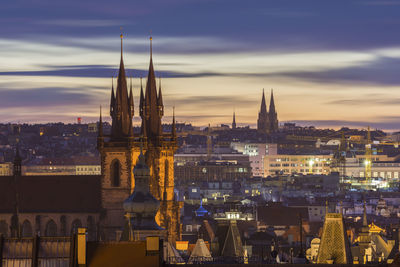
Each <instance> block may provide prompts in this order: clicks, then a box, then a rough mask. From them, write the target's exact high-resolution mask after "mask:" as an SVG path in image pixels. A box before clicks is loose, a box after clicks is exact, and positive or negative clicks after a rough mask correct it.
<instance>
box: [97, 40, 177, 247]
mask: <svg viewBox="0 0 400 267" xmlns="http://www.w3.org/2000/svg"><path fill="white" fill-rule="evenodd" d="M151 43H152V39H151V38H150V64H149V71H148V76H147V81H146V86H145V90H144V91H143V86H141V89H140V90H141V91H140V101H139V114H138V115H139V116H140V118H141V131H140V135H135V134H134V133H133V126H132V120H133V117H134V116H135V113H134V101H133V94H132V86H131V87H130V89H129V94H128V86H127V79H126V75H125V67H124V62H123V54H122V35H121V61H120V66H119V73H118V79H117V87H116V90H114V86H112V88H111V101H110V116H111V118H112V127H111V133H110V135H107V136H105V135H104V134H103V129H102V119H101V115H100V127H99V135H98V143H97V146H98V150H99V152H100V155H101V168H102V170H101V171H102V175H101V198H102V208H103V211H104V214H103V216H102V219H101V221H100V225H101V228H102V229H103V233H104V234H105V235H113V233H115V231H117V230H119V229H120V228H121V226H123V225H124V221H125V219H124V210H123V208H122V203H123V202H124V200H125V199H127V198H128V197H129V195H130V194H131V193H132V192H133V190H134V187H135V177H134V174H133V169H134V167H135V164H136V162H137V159H138V157H139V154H140V147H141V145H142V146H143V152H144V155H145V159H146V164H147V165H148V166H149V168H150V177H151V178H150V192H151V194H152V195H153V196H154V197H155V198H156V199H157V200H159V201H160V209H159V211H158V213H157V215H156V222H157V223H158V224H159V225H160V226H161V227H162V228H164V229H166V230H167V232H168V239H169V240H171V241H175V240H177V239H179V236H180V232H181V224H180V209H181V208H182V205H183V203H181V202H178V201H176V200H175V194H174V153H175V151H176V149H177V144H176V132H175V116H173V122H172V131H171V132H170V133H164V132H163V129H162V123H161V120H162V117H163V115H164V104H163V98H162V90H161V83H160V84H159V87H158V90H157V86H156V77H155V73H154V67H153V58H152V44H151Z"/></svg>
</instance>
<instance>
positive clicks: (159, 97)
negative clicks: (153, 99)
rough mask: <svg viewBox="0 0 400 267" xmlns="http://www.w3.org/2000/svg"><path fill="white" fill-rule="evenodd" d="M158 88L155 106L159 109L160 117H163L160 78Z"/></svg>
mask: <svg viewBox="0 0 400 267" xmlns="http://www.w3.org/2000/svg"><path fill="white" fill-rule="evenodd" d="M159 81H160V82H159V84H160V85H159V87H158V98H157V106H158V107H159V108H160V109H161V116H163V115H164V114H163V113H164V112H163V107H164V104H163V100H162V91H161V77H160V78H159Z"/></svg>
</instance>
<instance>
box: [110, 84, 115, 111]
mask: <svg viewBox="0 0 400 267" xmlns="http://www.w3.org/2000/svg"><path fill="white" fill-rule="evenodd" d="M114 106H115V94H114V77H111V101H110V116H111V117H113V116H114V115H113V114H114Z"/></svg>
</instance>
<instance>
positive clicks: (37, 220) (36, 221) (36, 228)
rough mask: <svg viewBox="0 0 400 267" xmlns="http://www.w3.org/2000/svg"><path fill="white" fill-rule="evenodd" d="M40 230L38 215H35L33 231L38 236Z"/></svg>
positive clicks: (40, 224)
mask: <svg viewBox="0 0 400 267" xmlns="http://www.w3.org/2000/svg"><path fill="white" fill-rule="evenodd" d="M41 229H42V223H41V217H40V215H36V217H35V231H36V233H37V234H39V235H40V230H41Z"/></svg>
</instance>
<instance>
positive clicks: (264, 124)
mask: <svg viewBox="0 0 400 267" xmlns="http://www.w3.org/2000/svg"><path fill="white" fill-rule="evenodd" d="M257 130H258V131H259V132H262V133H268V130H269V116H268V112H267V105H266V104H265V94H264V89H263V94H262V98H261V107H260V111H259V112H258V120H257Z"/></svg>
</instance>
